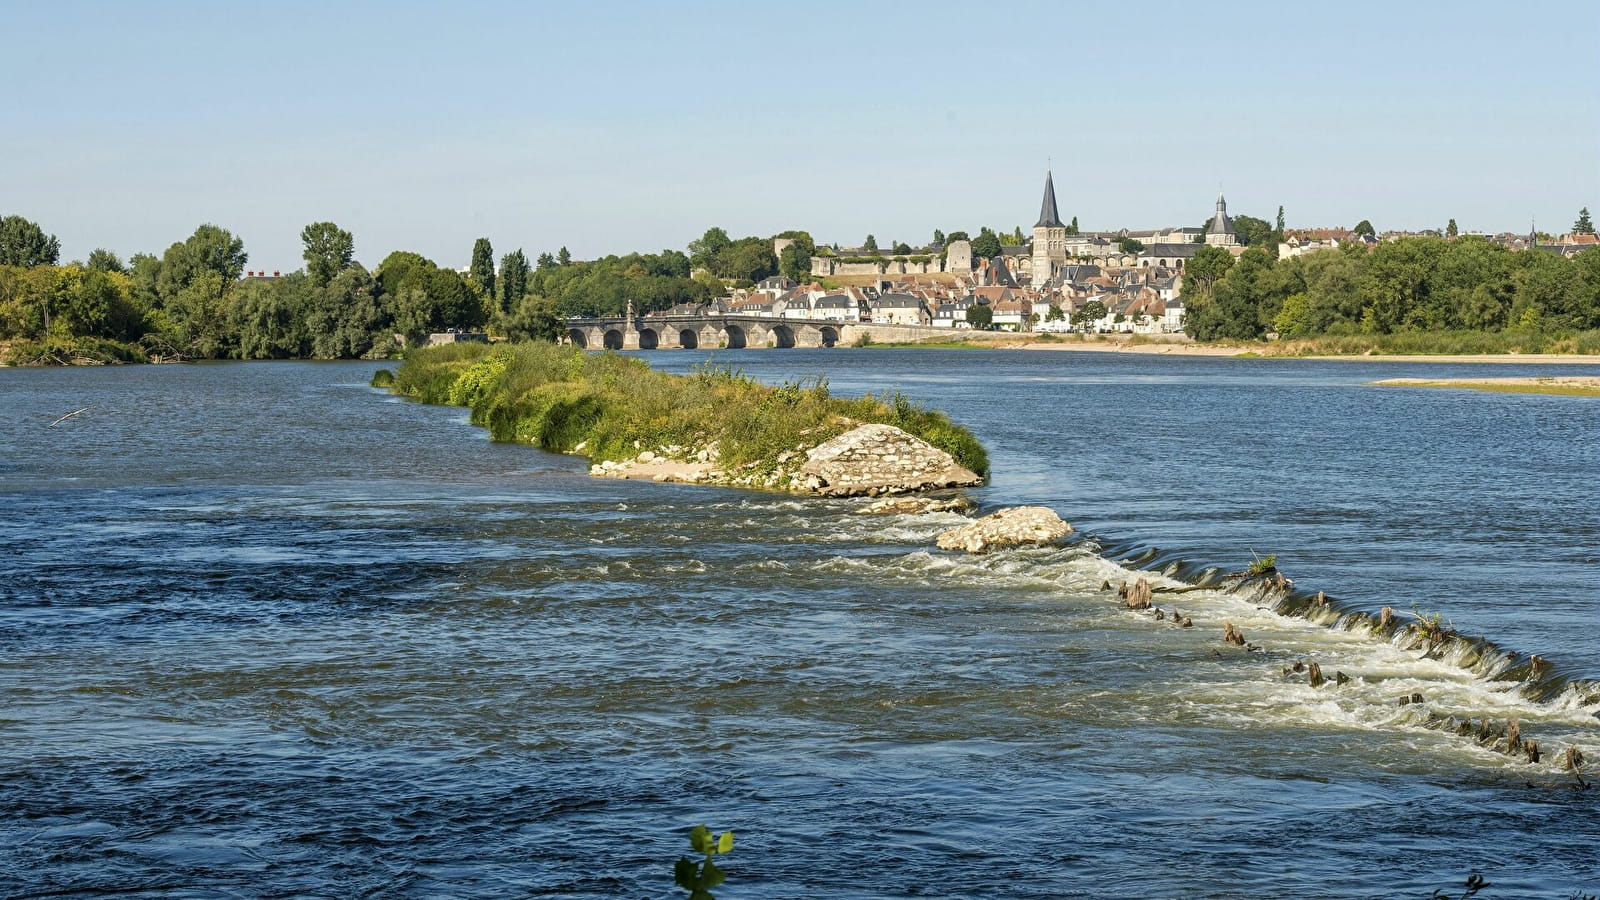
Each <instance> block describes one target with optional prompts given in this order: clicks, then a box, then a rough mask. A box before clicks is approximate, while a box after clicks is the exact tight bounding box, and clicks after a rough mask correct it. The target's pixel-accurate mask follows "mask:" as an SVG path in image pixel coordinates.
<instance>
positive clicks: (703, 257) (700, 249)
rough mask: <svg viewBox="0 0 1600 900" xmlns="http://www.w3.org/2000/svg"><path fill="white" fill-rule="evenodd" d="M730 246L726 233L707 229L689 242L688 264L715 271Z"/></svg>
mask: <svg viewBox="0 0 1600 900" xmlns="http://www.w3.org/2000/svg"><path fill="white" fill-rule="evenodd" d="M732 245H733V241H732V240H730V239H729V238H728V233H727V232H726V231H723V230H722V229H721V228H707V229H706V233H705V234H703V235H701V236H700V239H699V240H697V241H690V242H689V264H690V265H692V266H694V267H695V268H696V269H705V270H707V271H715V270H716V261H717V257H719V256H721V255H722V251H724V250H726V249H728V248H729V247H730V246H732ZM562 265H565V263H563V264H562Z"/></svg>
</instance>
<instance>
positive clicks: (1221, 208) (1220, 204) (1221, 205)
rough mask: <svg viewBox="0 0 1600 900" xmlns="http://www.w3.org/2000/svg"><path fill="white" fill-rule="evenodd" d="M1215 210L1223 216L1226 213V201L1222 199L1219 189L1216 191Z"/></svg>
mask: <svg viewBox="0 0 1600 900" xmlns="http://www.w3.org/2000/svg"><path fill="white" fill-rule="evenodd" d="M1217 212H1218V213H1220V214H1222V215H1224V216H1225V215H1227V214H1228V201H1226V200H1224V199H1222V192H1221V191H1218V192H1217Z"/></svg>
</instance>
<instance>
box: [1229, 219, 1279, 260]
mask: <svg viewBox="0 0 1600 900" xmlns="http://www.w3.org/2000/svg"><path fill="white" fill-rule="evenodd" d="M1233 231H1234V233H1235V234H1237V235H1238V236H1239V243H1241V244H1243V245H1245V246H1246V247H1266V246H1268V245H1270V244H1272V243H1273V241H1272V225H1271V223H1269V222H1268V221H1267V220H1266V219H1258V218H1256V217H1255V216H1234V217H1233ZM1273 255H1274V256H1276V255H1277V248H1276V247H1275V246H1274V247H1273Z"/></svg>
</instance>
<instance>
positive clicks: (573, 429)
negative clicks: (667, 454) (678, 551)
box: [393, 343, 988, 474]
mask: <svg viewBox="0 0 1600 900" xmlns="http://www.w3.org/2000/svg"><path fill="white" fill-rule="evenodd" d="M393 389H394V390H395V391H396V392H397V393H400V394H404V395H406V396H410V397H413V398H415V399H417V400H420V401H422V402H424V403H441V404H442V403H458V404H467V405H470V407H471V409H472V419H473V421H474V422H477V423H479V424H481V425H484V426H485V427H487V428H488V429H489V433H490V435H491V436H492V437H493V438H494V439H495V440H497V441H515V442H521V443H529V444H534V445H536V446H539V447H543V448H545V449H547V450H551V451H556V452H567V451H572V450H574V449H575V448H577V447H578V446H579V445H583V447H584V450H583V452H584V453H585V455H587V456H589V457H590V458H591V459H594V460H597V461H599V460H608V459H610V460H620V459H626V458H631V457H633V456H634V455H635V454H637V453H638V451H639V448H640V447H648V448H652V449H654V448H658V447H664V446H671V445H675V446H680V447H705V446H709V445H711V444H712V443H715V444H716V445H717V446H718V448H719V452H720V454H721V458H720V461H721V463H722V464H723V465H725V466H738V465H744V464H753V465H755V466H759V467H770V466H772V465H774V464H775V460H776V458H777V456H778V455H779V454H781V453H783V452H785V451H791V452H792V451H794V450H795V448H796V447H797V446H801V445H806V446H812V445H815V444H817V443H820V442H821V441H823V440H826V439H827V438H829V437H833V436H834V435H837V434H840V433H843V431H844V430H846V429H847V428H848V427H850V426H849V424H848V423H849V422H852V421H853V422H886V423H890V424H897V425H899V427H901V428H904V429H905V430H906V431H908V432H910V433H912V434H914V435H917V436H918V437H920V438H922V439H923V440H926V441H928V442H929V443H931V444H933V445H934V446H936V447H939V448H941V449H943V450H945V451H946V452H948V453H950V454H951V455H952V456H954V457H955V458H956V460H957V461H958V462H960V463H961V464H962V465H964V466H966V467H967V468H969V469H972V470H973V471H975V472H978V473H979V474H986V473H987V471H988V459H987V457H986V455H985V454H984V451H983V447H982V445H981V444H979V443H978V441H977V439H976V438H975V437H973V436H972V434H971V433H970V432H968V431H967V430H966V429H964V428H961V427H960V426H958V425H955V424H953V423H952V422H951V421H950V420H949V418H948V417H947V416H945V415H944V414H943V413H939V412H936V411H930V410H926V409H922V408H920V407H916V406H914V405H912V404H910V403H909V402H908V401H905V400H904V398H900V399H899V400H898V401H894V400H891V401H882V400H878V399H875V398H873V397H870V396H869V397H863V398H860V399H856V400H847V399H841V398H836V397H833V396H832V395H831V394H830V393H829V391H828V386H827V383H826V382H824V381H822V380H820V379H818V380H814V381H810V382H806V381H801V382H794V383H788V384H785V385H783V386H781V387H777V388H772V387H767V386H764V385H761V384H758V383H756V382H755V381H753V380H751V379H749V378H746V377H744V376H743V375H740V374H739V373H736V372H730V371H728V370H726V369H715V368H709V369H700V370H697V371H696V372H694V373H693V374H692V375H689V376H687V377H679V376H672V375H667V374H664V373H660V372H655V371H652V370H651V369H650V367H649V366H647V365H646V364H645V363H644V362H642V361H640V360H638V359H635V358H632V357H627V356H621V355H618V354H614V353H594V354H591V353H584V352H583V351H581V350H578V349H575V348H572V347H564V346H559V345H555V344H543V343H528V344H518V345H514V346H508V345H497V346H494V347H490V346H489V345H485V344H449V345H445V346H441V347H433V348H428V349H425V350H418V351H413V352H412V353H409V354H407V356H406V360H405V363H404V364H403V365H402V366H401V367H400V370H399V372H397V373H396V374H395V378H394V385H393Z"/></svg>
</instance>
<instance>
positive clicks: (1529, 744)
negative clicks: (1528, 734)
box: [1522, 741, 1540, 763]
mask: <svg viewBox="0 0 1600 900" xmlns="http://www.w3.org/2000/svg"><path fill="white" fill-rule="evenodd" d="M1522 752H1523V755H1525V756H1527V757H1528V762H1531V763H1536V762H1538V761H1539V757H1540V753H1539V742H1538V741H1523V742H1522Z"/></svg>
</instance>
